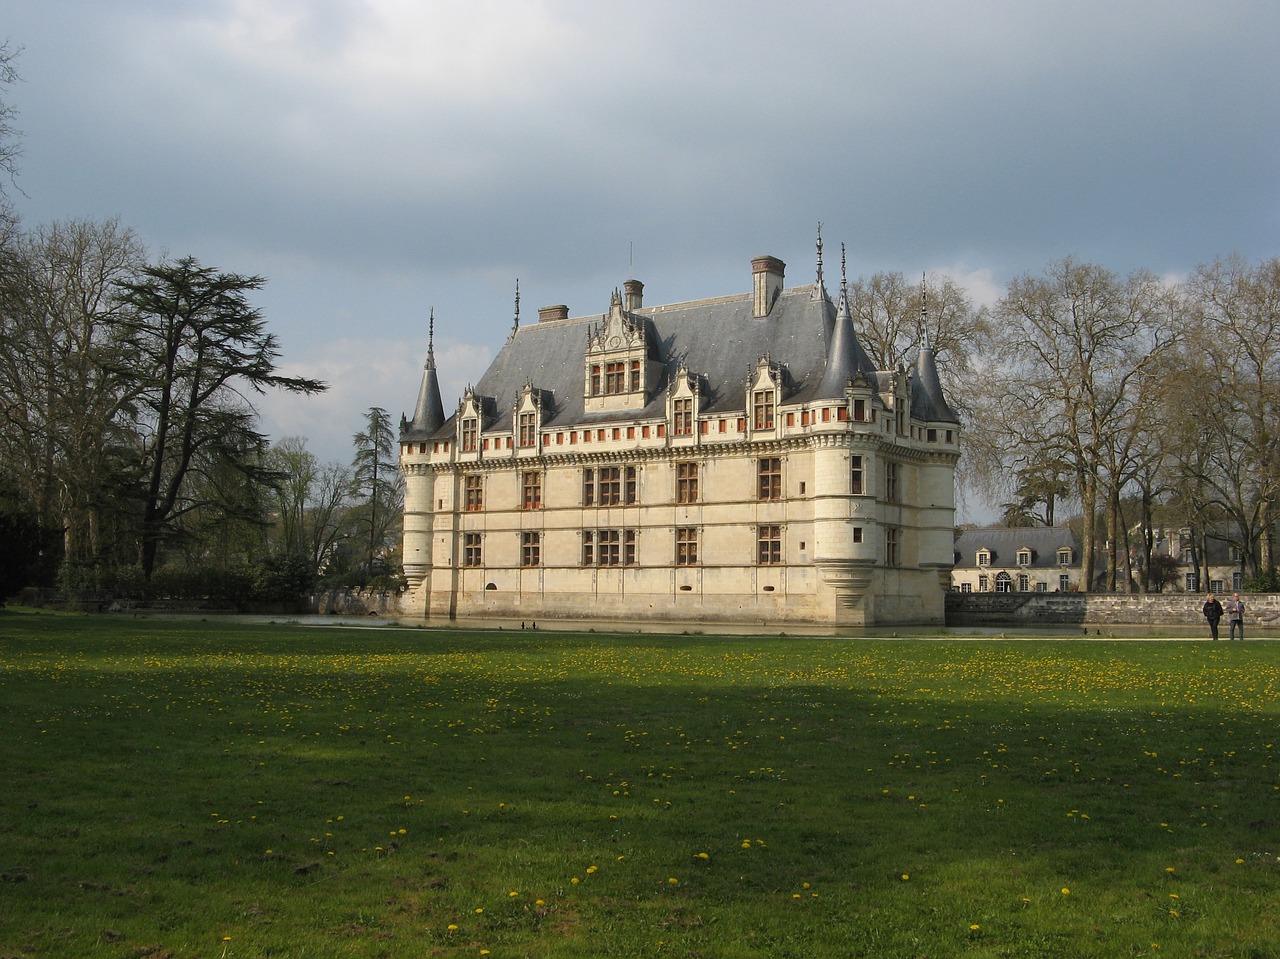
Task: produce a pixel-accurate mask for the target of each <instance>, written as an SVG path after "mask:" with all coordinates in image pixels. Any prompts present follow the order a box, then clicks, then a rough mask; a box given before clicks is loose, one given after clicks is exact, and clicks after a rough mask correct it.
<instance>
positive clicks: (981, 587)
mask: <svg viewBox="0 0 1280 959" xmlns="http://www.w3.org/2000/svg"><path fill="white" fill-rule="evenodd" d="M990 588H991V578H990V577H989V576H987V574H986V573H983V574H982V575H981V576H979V577H978V592H980V593H985V592H986V591H987V590H989V589H990Z"/></svg>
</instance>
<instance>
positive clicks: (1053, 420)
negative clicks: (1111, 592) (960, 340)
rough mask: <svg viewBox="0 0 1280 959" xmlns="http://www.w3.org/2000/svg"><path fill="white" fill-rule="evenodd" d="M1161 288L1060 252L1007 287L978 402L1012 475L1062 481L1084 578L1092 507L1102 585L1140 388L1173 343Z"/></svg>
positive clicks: (1092, 560)
mask: <svg viewBox="0 0 1280 959" xmlns="http://www.w3.org/2000/svg"><path fill="white" fill-rule="evenodd" d="M1161 296H1162V288H1161V286H1160V284H1159V283H1158V282H1157V281H1156V279H1155V278H1154V277H1152V276H1151V275H1150V274H1146V273H1135V274H1134V275H1132V276H1130V277H1129V278H1128V279H1124V280H1122V279H1121V278H1119V277H1117V276H1116V275H1115V274H1112V273H1111V272H1109V271H1107V270H1105V269H1103V268H1102V267H1099V266H1095V265H1092V264H1082V263H1078V262H1076V261H1075V260H1074V259H1071V258H1067V259H1065V260H1061V261H1059V262H1057V263H1053V264H1050V266H1049V267H1048V268H1047V269H1046V271H1045V273H1044V275H1043V276H1042V277H1033V276H1030V275H1024V276H1021V277H1018V278H1017V279H1015V280H1013V281H1012V282H1011V283H1010V284H1009V288H1008V291H1007V293H1006V295H1005V296H1004V298H1002V299H1001V301H1000V303H999V304H998V305H997V307H996V309H995V319H996V321H997V322H998V325H999V327H998V328H999V333H998V335H996V334H993V335H992V344H991V352H992V354H993V355H999V356H1000V357H1001V360H1000V362H999V364H998V372H997V374H996V375H993V376H991V377H989V378H988V379H987V380H986V382H987V383H988V384H989V390H988V392H987V393H986V395H985V396H983V397H982V398H981V402H982V403H983V406H984V409H983V416H984V423H985V424H986V425H987V427H988V436H989V439H990V440H991V441H992V443H993V444H994V446H995V448H997V449H1002V450H1003V451H1004V452H1002V453H999V454H998V455H1000V456H1001V457H1003V459H1004V460H1005V461H1006V463H1007V467H1008V470H1009V473H1010V474H1012V475H1018V474H1029V475H1037V474H1040V473H1044V472H1046V471H1047V472H1048V473H1050V474H1055V473H1057V472H1058V470H1059V468H1065V470H1066V471H1067V472H1066V478H1068V479H1069V481H1070V482H1071V483H1072V486H1073V487H1074V495H1075V499H1076V501H1077V502H1078V503H1079V505H1080V508H1081V513H1082V516H1083V530H1082V537H1081V538H1082V549H1083V556H1082V567H1083V576H1084V581H1085V582H1086V583H1088V584H1090V586H1091V585H1092V584H1093V582H1094V569H1095V564H1096V557H1095V546H1094V544H1095V541H1096V539H1097V532H1098V531H1097V529H1096V527H1095V522H1096V516H1097V508H1098V506H1099V505H1102V506H1103V507H1104V508H1105V516H1106V517H1107V521H1106V522H1107V530H1108V542H1109V543H1110V544H1111V549H1110V551H1109V556H1110V557H1111V559H1112V561H1111V562H1110V563H1109V564H1108V567H1109V576H1108V584H1109V585H1110V586H1112V587H1114V584H1115V570H1116V565H1117V564H1116V562H1115V555H1116V554H1115V550H1116V549H1117V545H1116V544H1117V543H1118V542H1119V539H1120V537H1119V529H1118V526H1117V523H1118V518H1119V511H1118V503H1119V490H1120V489H1121V488H1122V486H1123V482H1124V471H1125V465H1124V464H1125V463H1126V462H1127V460H1126V457H1127V455H1128V454H1127V452H1126V451H1127V450H1129V449H1131V447H1132V444H1133V442H1134V437H1135V436H1136V430H1137V426H1136V425H1135V423H1136V420H1135V417H1136V416H1137V414H1138V411H1139V410H1140V408H1141V401H1140V394H1141V389H1140V386H1141V384H1142V382H1143V380H1144V377H1147V376H1148V375H1149V370H1150V368H1151V367H1153V366H1154V364H1155V362H1156V359H1157V358H1158V357H1160V356H1161V355H1162V354H1163V353H1164V352H1165V351H1167V350H1168V349H1170V348H1171V345H1172V343H1173V342H1175V341H1176V331H1175V329H1173V328H1171V326H1170V324H1169V323H1168V321H1167V314H1166V313H1165V312H1162V310H1161V308H1160V304H1161Z"/></svg>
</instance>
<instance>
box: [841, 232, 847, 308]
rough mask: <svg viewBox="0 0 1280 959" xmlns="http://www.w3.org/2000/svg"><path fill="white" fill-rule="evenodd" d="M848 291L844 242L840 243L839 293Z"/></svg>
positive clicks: (842, 293)
mask: <svg viewBox="0 0 1280 959" xmlns="http://www.w3.org/2000/svg"><path fill="white" fill-rule="evenodd" d="M847 292H849V270H848V264H847V263H846V261H845V258H844V243H843V242H842V243H841V244H840V294H841V295H842V296H843V295H844V294H845V293H847Z"/></svg>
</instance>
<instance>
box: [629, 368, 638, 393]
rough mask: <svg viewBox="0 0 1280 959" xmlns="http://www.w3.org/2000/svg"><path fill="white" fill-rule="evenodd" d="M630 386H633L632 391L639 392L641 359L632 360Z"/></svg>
mask: <svg viewBox="0 0 1280 959" xmlns="http://www.w3.org/2000/svg"><path fill="white" fill-rule="evenodd" d="M630 388H631V392H632V393H639V392H640V361H639V360H632V361H631V385H630Z"/></svg>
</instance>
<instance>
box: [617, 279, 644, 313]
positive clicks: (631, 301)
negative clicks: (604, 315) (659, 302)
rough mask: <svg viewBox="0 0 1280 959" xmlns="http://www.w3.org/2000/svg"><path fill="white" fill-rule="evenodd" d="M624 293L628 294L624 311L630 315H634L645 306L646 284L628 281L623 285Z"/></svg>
mask: <svg viewBox="0 0 1280 959" xmlns="http://www.w3.org/2000/svg"><path fill="white" fill-rule="evenodd" d="M622 291H623V292H624V293H625V294H626V299H625V300H624V302H625V304H626V305H625V306H624V307H623V309H625V310H626V311H627V312H628V313H634V312H635V311H636V310H638V309H640V307H642V306H644V284H643V283H641V282H640V281H639V280H627V282H626V283H623V284H622Z"/></svg>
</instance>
